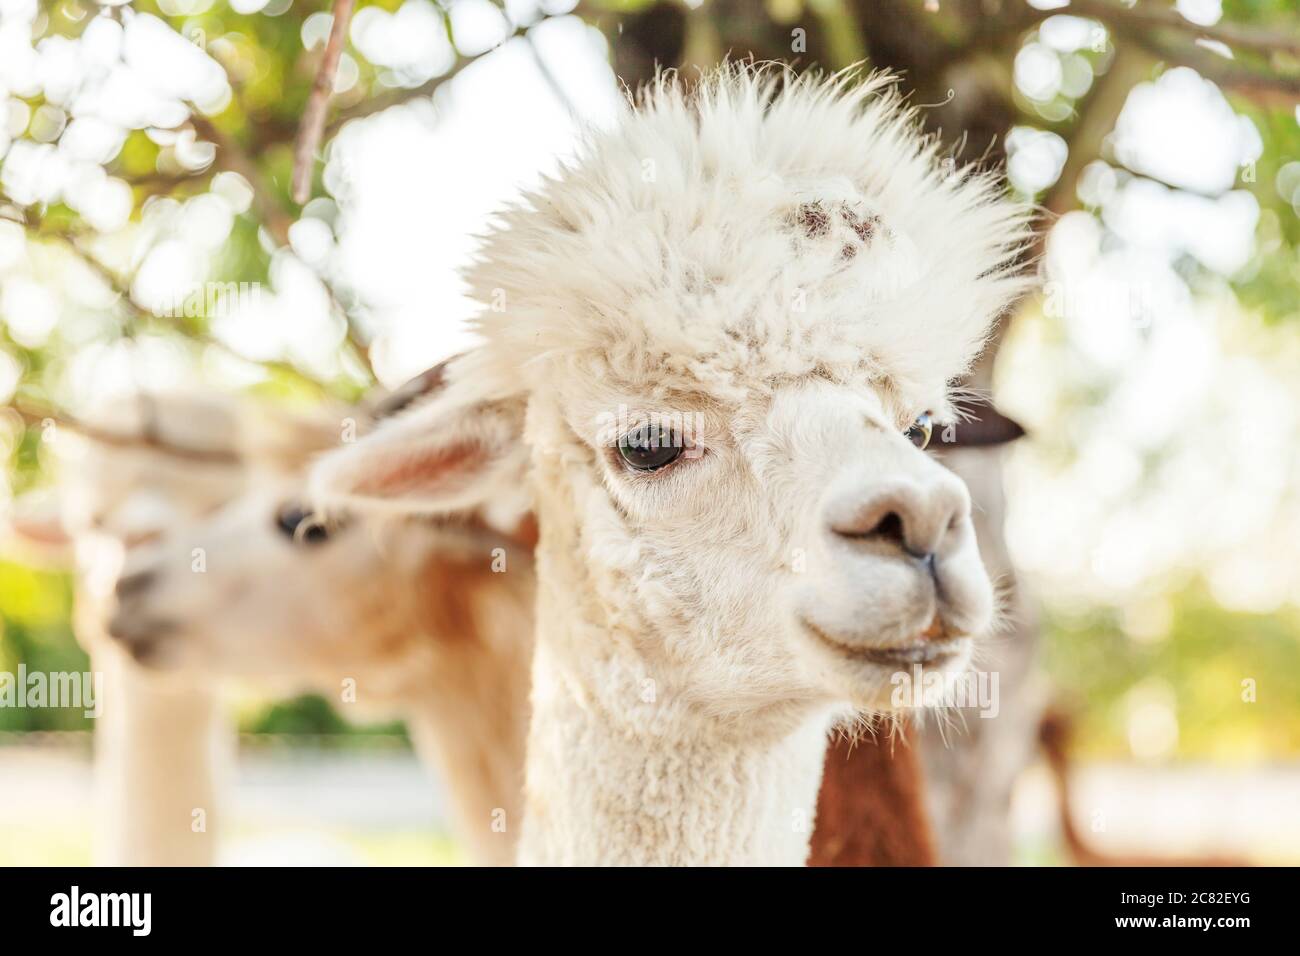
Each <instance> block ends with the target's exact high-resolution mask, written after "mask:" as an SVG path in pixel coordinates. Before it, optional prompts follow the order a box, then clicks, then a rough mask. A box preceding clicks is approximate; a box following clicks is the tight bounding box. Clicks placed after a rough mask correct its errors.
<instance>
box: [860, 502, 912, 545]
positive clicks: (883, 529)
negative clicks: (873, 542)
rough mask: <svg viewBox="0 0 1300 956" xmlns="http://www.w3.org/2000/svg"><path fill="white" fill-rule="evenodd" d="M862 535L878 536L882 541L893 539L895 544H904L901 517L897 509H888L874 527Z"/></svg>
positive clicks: (866, 536)
mask: <svg viewBox="0 0 1300 956" xmlns="http://www.w3.org/2000/svg"><path fill="white" fill-rule="evenodd" d="M862 537H864V538H879V539H880V540H882V541H893V542H894V543H895V544H904V542H905V538H904V534H903V519H902V517H901V516H900V515H899V513H898V512H897V511H890V512H889V513H887V514H886V515H885V516H884V517H883V518H881V519H880V520H879V521H878V522H876V526H875V527H874V528H872V529H871V530H870V531H868V532H866V534H864V535H862ZM904 546H905V545H904Z"/></svg>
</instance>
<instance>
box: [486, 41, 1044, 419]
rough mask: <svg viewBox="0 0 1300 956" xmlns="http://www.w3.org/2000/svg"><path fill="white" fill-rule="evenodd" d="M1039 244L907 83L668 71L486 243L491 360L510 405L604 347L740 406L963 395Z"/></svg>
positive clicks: (626, 371)
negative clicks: (887, 388)
mask: <svg viewBox="0 0 1300 956" xmlns="http://www.w3.org/2000/svg"><path fill="white" fill-rule="evenodd" d="M1028 238H1029V227H1028V215H1027V210H1026V209H1024V208H1023V207H1020V206H1018V205H1016V204H1014V203H1013V202H1011V201H1010V200H1008V199H1005V198H1003V195H1002V189H1001V187H1000V186H999V185H998V184H997V181H996V179H995V178H994V177H991V176H989V175H987V174H971V173H963V172H961V171H956V170H954V169H952V168H951V166H950V164H945V163H943V162H942V160H941V157H940V155H939V149H938V146H937V145H936V143H935V142H934V140H933V139H932V138H927V137H924V136H923V135H922V134H921V133H920V132H919V130H918V126H917V122H916V116H915V111H914V110H911V109H909V108H907V107H905V105H904V104H903V101H902V98H901V97H900V96H899V94H898V92H897V90H896V87H895V83H894V79H893V78H892V77H890V76H888V75H885V74H879V73H877V74H874V75H870V76H866V77H862V76H860V75H857V74H841V75H838V76H835V77H830V78H818V77H809V76H802V77H795V76H793V75H792V74H790V73H787V72H781V71H779V70H776V69H772V68H763V67H751V66H741V65H728V66H724V67H722V68H720V69H718V70H717V71H715V72H713V73H711V74H710V75H708V76H707V77H705V78H704V79H703V80H702V81H701V82H699V83H698V84H697V85H696V86H695V87H694V88H693V89H690V90H688V89H687V88H686V87H685V86H684V85H683V84H682V82H681V81H680V80H679V79H678V78H677V77H675V76H673V75H669V74H665V75H662V76H661V77H660V78H659V79H658V80H657V82H656V83H655V84H654V85H653V86H652V87H650V88H649V89H648V90H647V91H646V92H645V93H644V95H643V97H642V98H641V102H640V103H639V104H638V105H637V106H636V107H635V108H633V109H631V110H629V111H628V113H627V114H626V115H625V116H624V117H623V118H622V120H621V122H619V123H618V124H617V125H616V126H615V127H614V128H613V129H610V130H600V131H593V132H590V133H589V134H588V135H587V136H586V139H585V142H584V143H583V145H582V147H581V149H580V150H579V152H578V157H577V158H576V159H575V160H574V161H572V162H571V163H570V164H569V165H568V166H567V167H566V168H564V169H563V170H562V171H561V172H560V173H559V174H558V175H556V176H554V177H552V178H548V179H546V180H545V181H544V182H543V183H542V185H541V186H540V187H539V188H538V189H537V190H535V191H534V192H532V193H530V194H528V195H526V196H525V197H524V198H523V199H522V200H521V201H520V202H519V203H517V204H516V205H514V206H513V207H511V208H509V209H508V210H507V211H505V212H504V213H503V214H502V216H501V217H500V222H499V224H498V225H497V227H496V228H495V229H494V231H492V232H491V233H490V234H489V235H488V236H487V237H486V242H485V244H484V247H483V250H482V253H481V256H480V260H479V261H478V262H477V264H476V265H475V266H474V267H473V268H472V269H471V270H470V273H469V279H470V283H471V285H472V287H473V289H474V292H475V294H476V295H477V296H478V297H479V298H480V299H481V301H483V302H485V303H495V304H496V306H497V308H495V309H489V310H486V311H485V312H484V313H483V314H482V316H481V317H480V319H479V320H478V327H479V330H480V331H481V332H482V333H483V335H484V336H485V339H486V342H487V348H486V350H484V351H483V353H482V354H480V355H479V356H478V357H477V358H476V359H474V360H471V364H472V365H473V366H475V367H476V377H477V378H478V379H479V381H480V382H481V383H482V384H487V383H489V382H490V383H491V385H489V387H491V388H493V389H494V390H495V391H498V392H506V393H508V392H510V391H517V390H518V389H519V388H521V387H526V386H527V385H528V383H529V381H530V379H531V376H533V375H540V374H542V373H541V372H540V371H536V370H537V369H539V368H540V367H541V366H542V365H544V364H545V361H543V360H545V359H548V358H554V357H565V356H568V357H572V358H575V359H578V360H581V356H582V355H584V354H590V355H591V356H599V359H598V361H599V362H600V364H601V365H602V366H604V367H605V368H606V369H608V370H609V372H610V373H611V374H613V375H615V376H617V377H619V378H622V379H625V380H626V381H628V382H630V383H636V382H639V381H648V380H656V379H658V378H659V377H660V376H663V375H665V374H675V375H679V376H682V377H684V378H686V379H690V380H692V382H693V383H694V384H697V385H700V386H703V387H705V388H707V389H709V390H711V391H713V392H714V393H715V394H718V395H719V396H722V395H725V394H727V393H728V392H733V391H744V390H751V389H753V388H755V387H762V386H763V385H764V384H765V383H772V382H777V381H780V380H783V379H788V378H790V377H794V376H801V375H806V374H809V373H812V372H816V373H818V374H820V375H826V376H831V377H834V378H842V379H844V380H850V379H857V378H861V377H862V376H863V375H864V373H865V374H867V375H869V376H871V377H876V378H880V379H886V380H890V381H893V382H895V383H898V384H900V385H902V386H904V387H913V388H918V389H923V390H926V391H931V392H933V391H935V390H936V388H937V389H939V390H942V387H943V385H944V383H946V382H948V381H951V380H952V379H954V378H956V377H957V376H959V375H961V374H962V373H963V372H964V371H965V370H966V369H967V367H968V366H969V363H970V362H971V360H972V359H973V358H974V356H975V355H976V354H977V353H978V351H979V349H980V348H981V346H982V343H983V342H984V340H985V337H986V336H987V334H988V331H989V328H990V326H991V324H992V322H993V320H994V319H995V318H996V317H997V315H998V314H999V313H1000V312H1001V311H1002V310H1003V309H1004V308H1005V307H1006V306H1007V304H1008V303H1009V301H1010V300H1011V299H1013V298H1014V297H1015V296H1016V295H1017V294H1018V292H1019V291H1021V290H1022V289H1023V288H1024V280H1023V279H1021V278H1019V277H1017V275H1016V272H1015V264H1016V261H1017V258H1018V255H1019V253H1020V252H1021V250H1022V249H1023V247H1024V245H1025V243H1026V241H1027V240H1028Z"/></svg>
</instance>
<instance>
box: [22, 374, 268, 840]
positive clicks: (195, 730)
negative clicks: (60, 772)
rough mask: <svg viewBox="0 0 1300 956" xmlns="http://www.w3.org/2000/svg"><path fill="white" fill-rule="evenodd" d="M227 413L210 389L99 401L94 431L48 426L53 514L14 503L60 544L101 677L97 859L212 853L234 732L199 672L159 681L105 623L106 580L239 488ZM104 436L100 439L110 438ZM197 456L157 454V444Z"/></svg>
mask: <svg viewBox="0 0 1300 956" xmlns="http://www.w3.org/2000/svg"><path fill="white" fill-rule="evenodd" d="M234 422H235V418H234V410H233V408H232V407H230V406H228V405H227V404H226V403H224V402H222V401H220V400H218V399H216V398H215V397H213V396H207V395H195V394H188V393H182V394H168V395H158V396H153V397H143V398H140V399H139V400H135V399H133V400H130V401H119V402H109V403H107V405H106V406H105V407H103V408H102V409H101V410H100V411H99V413H98V414H97V415H96V416H95V417H94V418H93V419H91V420H90V421H89V422H88V424H89V425H90V426H92V431H93V432H94V433H96V434H98V435H100V436H102V440H92V439H90V438H87V437H86V436H82V435H76V434H72V433H69V432H70V429H67V428H64V427H62V426H58V425H53V426H46V427H47V428H49V427H53V428H54V429H55V431H54V432H53V433H52V435H51V437H52V438H53V441H54V444H53V447H54V449H55V450H56V451H57V452H58V453H59V455H58V457H59V466H60V467H59V497H60V510H61V512H62V513H61V515H59V516H57V517H56V518H54V520H49V517H50V516H41V520H39V521H36V520H33V516H32V515H30V514H28V515H24V514H21V513H20V514H19V515H17V516H16V520H15V522H14V530H15V531H17V532H18V533H19V534H20V535H23V536H25V537H27V538H29V539H37V540H40V541H42V542H44V543H45V544H46V545H50V544H53V543H59V544H66V545H68V546H70V549H71V555H70V557H71V559H72V562H73V567H74V571H75V573H74V598H75V603H74V617H73V630H74V632H75V633H76V636H77V639H78V641H79V642H80V643H81V645H82V646H83V647H84V648H85V649H86V651H87V652H88V653H89V654H90V655H91V660H92V668H93V669H94V670H95V671H98V672H100V673H102V674H103V675H104V684H103V696H104V701H105V702H104V706H103V712H102V714H101V716H100V717H99V718H98V720H97V721H96V726H95V757H94V781H95V784H94V787H95V797H94V803H95V807H96V815H97V819H96V823H95V826H94V842H95V846H94V850H93V858H94V860H95V862H96V863H98V864H101V865H108V866H200V865H210V864H212V863H213V862H215V859H216V845H217V834H218V832H219V829H220V822H221V812H220V799H219V798H220V793H221V788H222V780H223V778H224V777H225V776H226V774H227V773H228V768H229V763H230V758H231V754H232V752H233V730H232V728H231V727H230V726H229V724H228V722H227V721H226V720H225V718H224V716H223V715H222V712H221V708H220V706H219V701H218V699H217V695H216V694H215V692H214V691H213V689H212V687H211V684H210V682H209V681H207V680H204V679H198V680H190V679H184V678H174V679H169V680H160V679H158V677H156V676H155V675H151V674H149V673H147V672H145V671H144V670H142V669H141V668H140V667H138V666H136V664H135V663H134V662H133V661H131V660H130V659H129V657H127V656H126V655H124V654H123V653H122V652H121V650H120V649H119V648H117V647H115V646H114V644H113V642H112V641H111V640H109V639H108V637H107V635H106V634H105V631H104V628H103V621H104V619H105V615H106V608H107V607H108V606H110V604H111V602H112V600H113V598H112V584H113V580H114V579H115V577H116V575H117V571H118V568H119V566H120V564H121V562H122V559H123V554H124V553H131V552H133V551H135V550H137V549H138V548H139V547H140V546H142V545H143V544H145V543H147V542H148V541H150V540H152V539H153V538H155V537H156V536H158V535H159V534H161V533H163V532H164V531H165V530H166V529H167V528H168V527H170V526H171V525H173V524H174V523H176V522H177V521H182V520H185V519H187V518H193V517H196V516H199V515H202V514H205V513H206V512H208V511H210V510H211V509H212V508H213V507H216V506H217V505H219V504H221V503H222V502H224V501H225V500H227V499H229V498H230V497H232V496H233V495H235V494H236V493H237V492H238V491H240V490H241V489H242V487H243V485H242V482H243V473H242V470H241V469H239V468H238V467H235V466H234V447H235V426H234ZM109 439H112V440H109ZM169 441H170V442H175V443H177V445H178V447H181V446H183V447H184V448H186V449H187V450H189V451H192V452H194V453H195V454H194V455H193V456H192V457H187V456H185V455H176V454H169V453H168V452H167V451H166V447H167V443H168V442H169Z"/></svg>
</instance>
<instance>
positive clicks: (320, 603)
mask: <svg viewBox="0 0 1300 956" xmlns="http://www.w3.org/2000/svg"><path fill="white" fill-rule="evenodd" d="M356 417H360V413H359V412H357V411H356V410H349V412H348V414H346V415H345V414H331V413H329V412H328V411H322V412H321V413H319V414H314V415H312V416H310V417H307V416H299V417H298V418H294V419H271V420H270V422H269V427H268V423H267V422H266V421H265V420H261V424H260V426H258V427H253V428H252V432H253V433H254V437H253V438H252V440H251V441H247V438H246V443H247V445H248V453H249V456H250V461H251V469H252V477H251V478H250V481H249V488H248V490H246V491H245V493H244V494H243V495H241V496H239V497H238V498H236V499H234V500H233V501H231V502H230V503H228V504H227V505H226V506H224V507H223V508H221V509H219V510H218V511H216V512H215V513H213V514H211V515H208V516H205V517H203V518H201V519H198V520H192V521H190V522H188V523H186V524H181V525H178V526H176V527H173V528H172V529H170V530H169V532H168V533H167V535H166V536H165V537H164V538H162V539H161V540H160V541H159V542H157V546H156V547H154V548H151V549H149V550H148V551H142V552H140V553H138V554H136V555H133V557H132V560H131V562H130V563H129V565H128V567H127V569H126V574H125V576H124V577H123V578H122V580H121V581H119V582H118V592H119V601H118V603H117V607H116V609H115V613H114V614H113V616H112V620H111V623H110V624H109V630H110V631H111V633H112V634H113V636H114V637H115V638H117V640H118V641H119V643H120V644H122V645H123V646H124V647H126V648H127V649H129V650H130V652H131V653H132V654H133V655H134V656H135V657H137V658H138V659H139V660H140V662H141V663H143V664H146V665H148V666H149V667H150V668H151V669H154V670H158V671H170V672H175V673H181V674H192V675H195V676H196V679H202V678H206V679H207V680H209V681H211V680H213V679H217V678H248V679H253V680H255V681H257V682H258V683H259V684H261V685H265V686H270V687H272V688H276V689H282V690H290V691H301V690H311V691H317V692H320V693H323V694H325V695H326V696H327V697H329V698H330V699H331V700H333V701H334V702H335V703H336V704H338V705H341V706H340V710H341V712H343V713H344V714H345V715H352V716H367V717H373V716H375V715H376V714H378V713H393V714H396V715H399V716H401V717H402V718H403V719H404V720H405V721H406V723H407V726H408V728H409V729H410V731H411V734H412V737H413V739H414V741H415V744H416V747H417V749H418V751H419V753H420V755H421V757H422V758H423V759H424V760H425V762H426V763H428V764H429V765H431V766H432V767H434V768H435V769H436V770H437V771H438V774H439V777H440V779H441V780H442V781H443V783H444V785H445V787H446V790H447V793H448V796H449V802H450V804H451V807H452V813H453V817H454V822H455V824H456V829H457V832H458V833H459V835H460V837H461V839H462V840H463V841H464V843H465V845H466V846H467V849H468V851H469V855H470V857H471V859H472V860H473V861H475V862H478V863H484V864H497V865H500V864H508V863H513V861H514V847H515V843H516V839H517V836H518V833H519V823H520V819H521V791H522V771H523V744H524V733H525V729H526V726H527V698H528V691H527V682H528V661H529V658H530V652H531V643H532V601H533V581H534V576H533V570H532V547H533V541H532V539H531V537H530V532H529V527H528V523H527V521H525V522H523V524H522V526H521V525H520V522H519V514H520V510H521V509H519V508H515V509H514V511H513V514H514V515H515V517H514V518H512V519H509V520H508V522H507V523H508V526H509V530H508V531H499V530H496V529H494V528H493V527H491V526H490V525H489V524H488V523H486V522H485V521H484V520H483V519H481V518H477V517H466V518H464V519H463V520H457V519H449V520H446V521H440V522H413V521H378V522H376V521H370V522H362V521H354V520H349V519H346V518H343V519H338V518H336V520H334V521H332V522H330V523H329V524H328V525H326V524H325V523H317V522H316V521H315V520H314V518H313V516H312V515H311V514H310V512H308V511H306V510H304V509H303V508H302V506H301V502H302V471H301V469H302V467H303V465H304V464H305V462H306V461H307V460H308V459H309V458H310V457H311V456H312V455H314V454H315V453H317V452H319V451H320V450H321V449H323V448H328V447H334V446H336V445H337V444H338V441H339V435H340V428H341V427H342V423H343V422H344V420H346V419H349V418H352V419H355V418H356ZM250 424H251V420H250ZM496 505H497V513H499V514H501V513H504V512H505V511H506V510H508V508H507V505H506V503H504V502H501V501H498V502H496ZM195 554H201V555H202V556H203V561H204V570H203V572H202V573H195V571H194V567H193V565H194V555H195ZM200 675H201V677H200Z"/></svg>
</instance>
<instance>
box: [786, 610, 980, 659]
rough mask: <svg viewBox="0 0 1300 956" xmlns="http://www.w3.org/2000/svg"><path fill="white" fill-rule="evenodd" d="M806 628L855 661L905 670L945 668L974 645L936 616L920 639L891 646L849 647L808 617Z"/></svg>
mask: <svg viewBox="0 0 1300 956" xmlns="http://www.w3.org/2000/svg"><path fill="white" fill-rule="evenodd" d="M802 623H803V626H804V627H805V628H806V629H807V631H808V633H810V634H811V635H812V636H813V637H815V638H816V639H817V640H818V641H819V642H820V643H821V644H823V645H824V646H826V647H828V648H830V649H831V650H833V651H835V652H836V653H837V654H842V655H844V656H846V657H850V658H852V659H854V660H859V661H866V662H868V663H871V664H877V665H880V666H882V667H903V666H907V665H910V664H937V665H940V666H942V665H945V664H947V663H949V662H950V661H952V660H954V659H956V658H958V657H960V656H961V655H962V653H963V652H964V651H965V650H966V647H967V646H968V644H969V643H970V638H969V637H966V636H965V635H961V634H958V635H949V634H947V633H946V632H945V631H944V630H943V627H942V625H941V624H940V623H939V618H938V617H937V616H936V617H935V619H934V621H933V622H931V624H930V626H929V627H928V628H926V630H925V631H924V632H922V634H921V635H920V639H919V640H917V641H914V642H912V643H909V644H893V645H890V646H887V647H863V646H859V645H854V644H849V643H846V642H845V641H842V640H839V639H837V638H834V637H832V636H831V635H829V634H827V633H826V632H825V631H823V630H822V629H821V628H820V627H818V626H817V625H816V624H814V623H812V621H809V620H808V619H807V618H804V619H803V621H802Z"/></svg>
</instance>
